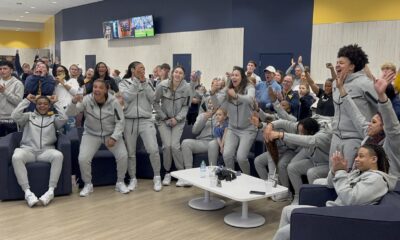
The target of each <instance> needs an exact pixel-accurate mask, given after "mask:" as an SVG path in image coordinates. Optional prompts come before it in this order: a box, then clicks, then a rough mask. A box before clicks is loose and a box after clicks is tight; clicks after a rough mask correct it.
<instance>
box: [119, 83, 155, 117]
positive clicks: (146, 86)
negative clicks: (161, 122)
mask: <svg viewBox="0 0 400 240" xmlns="http://www.w3.org/2000/svg"><path fill="white" fill-rule="evenodd" d="M118 87H119V91H120V92H121V93H122V96H123V97H124V101H125V103H126V105H125V109H124V114H125V118H151V117H152V112H153V106H152V105H153V99H154V87H153V85H151V83H150V82H149V81H148V80H145V81H144V82H140V81H139V80H138V79H137V78H134V79H133V80H132V79H130V78H129V79H123V80H122V81H121V82H120V83H119V86H118Z"/></svg>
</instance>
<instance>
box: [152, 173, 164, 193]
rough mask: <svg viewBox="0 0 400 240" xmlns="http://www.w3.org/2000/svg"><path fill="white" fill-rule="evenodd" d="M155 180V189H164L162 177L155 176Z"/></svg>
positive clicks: (157, 190)
mask: <svg viewBox="0 0 400 240" xmlns="http://www.w3.org/2000/svg"><path fill="white" fill-rule="evenodd" d="M153 182H154V186H153V189H154V191H156V192H159V191H161V189H162V184H161V177H160V176H155V177H154V178H153Z"/></svg>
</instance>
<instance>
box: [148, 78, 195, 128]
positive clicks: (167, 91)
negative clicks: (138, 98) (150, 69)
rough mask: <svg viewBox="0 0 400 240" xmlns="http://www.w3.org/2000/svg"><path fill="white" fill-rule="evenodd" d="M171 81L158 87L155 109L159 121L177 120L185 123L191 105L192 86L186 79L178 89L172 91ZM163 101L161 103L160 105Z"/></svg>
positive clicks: (154, 103) (164, 82)
mask: <svg viewBox="0 0 400 240" xmlns="http://www.w3.org/2000/svg"><path fill="white" fill-rule="evenodd" d="M171 81H172V80H170V79H168V80H164V81H162V82H161V83H160V84H158V85H157V87H156V93H155V96H154V102H153V107H154V110H156V112H157V115H156V119H157V120H161V121H164V120H167V119H170V118H175V119H176V121H178V122H182V121H185V119H186V115H187V112H188V110H189V105H190V103H191V95H190V94H191V90H190V85H189V83H187V82H186V81H185V80H184V79H183V80H182V81H181V83H180V84H179V86H178V87H177V89H176V90H175V92H174V91H172V89H171V88H170V85H171ZM160 101H161V103H160Z"/></svg>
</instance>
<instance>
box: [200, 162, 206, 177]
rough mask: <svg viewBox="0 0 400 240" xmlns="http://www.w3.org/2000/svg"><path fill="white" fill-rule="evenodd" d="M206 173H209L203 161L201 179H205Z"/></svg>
mask: <svg viewBox="0 0 400 240" xmlns="http://www.w3.org/2000/svg"><path fill="white" fill-rule="evenodd" d="M206 172H207V167H206V163H205V162H204V160H203V161H201V164H200V177H201V178H205V177H206Z"/></svg>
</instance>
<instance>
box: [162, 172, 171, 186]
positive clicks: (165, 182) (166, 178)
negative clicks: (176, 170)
mask: <svg viewBox="0 0 400 240" xmlns="http://www.w3.org/2000/svg"><path fill="white" fill-rule="evenodd" d="M162 184H163V185H164V186H169V185H170V184H171V174H169V173H167V174H165V176H164V180H163V181H162Z"/></svg>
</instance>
